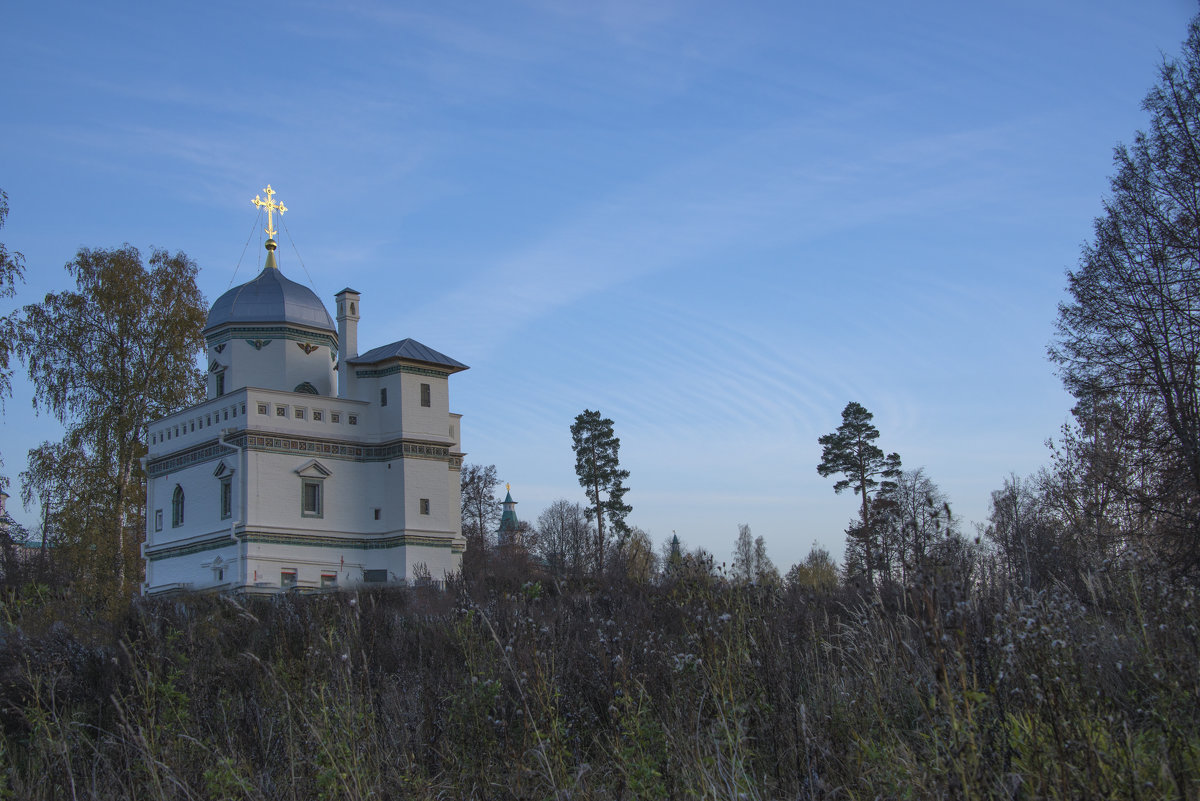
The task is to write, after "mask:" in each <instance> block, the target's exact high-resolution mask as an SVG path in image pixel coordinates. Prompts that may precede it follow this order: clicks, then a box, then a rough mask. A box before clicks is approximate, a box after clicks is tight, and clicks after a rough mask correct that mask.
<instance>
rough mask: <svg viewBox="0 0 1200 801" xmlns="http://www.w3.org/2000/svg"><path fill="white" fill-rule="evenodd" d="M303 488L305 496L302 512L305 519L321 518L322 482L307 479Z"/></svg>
mask: <svg viewBox="0 0 1200 801" xmlns="http://www.w3.org/2000/svg"><path fill="white" fill-rule="evenodd" d="M301 487H302V494H303V506H302V508H301V512H302V513H303V515H304V516H305V517H320V516H321V515H322V504H321V501H322V498H321V482H320V481H313V480H311V479H305V480H304V483H303V484H302V485H301Z"/></svg>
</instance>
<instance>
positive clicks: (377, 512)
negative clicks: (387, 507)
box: [375, 507, 383, 520]
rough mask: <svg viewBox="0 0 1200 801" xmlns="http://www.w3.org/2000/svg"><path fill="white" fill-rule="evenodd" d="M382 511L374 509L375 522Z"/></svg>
mask: <svg viewBox="0 0 1200 801" xmlns="http://www.w3.org/2000/svg"><path fill="white" fill-rule="evenodd" d="M382 511H383V510H381V509H379V508H378V507H376V509H375V519H376V520H378V519H379V515H380V513H381V512H382Z"/></svg>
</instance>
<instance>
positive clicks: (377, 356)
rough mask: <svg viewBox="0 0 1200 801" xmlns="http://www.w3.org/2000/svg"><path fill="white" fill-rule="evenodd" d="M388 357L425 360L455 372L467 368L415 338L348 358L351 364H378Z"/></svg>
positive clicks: (417, 360)
mask: <svg viewBox="0 0 1200 801" xmlns="http://www.w3.org/2000/svg"><path fill="white" fill-rule="evenodd" d="M388 359H404V360H406V361H410V362H424V363H425V364H436V365H439V366H441V367H449V368H451V369H452V370H454V371H455V372H457V371H459V370H466V369H467V366H466V365H465V364H463V363H462V362H460V361H457V360H455V359H451V358H450V357H449V356H447V355H445V354H444V353H438V352H437V351H436V350H434V349H433V348H431V347H428V346H426V345H422V344H421V343H420V342H418V341H417V340H415V339H402V340H400V341H399V342H392V343H391V344H388V345H380V346H379V347H378V348H372V349H371V350H369V351H367V352H366V353H364V354H362V355H361V356H355V357H354V358H352V359H347V360H346V361H347V362H348V363H349V364H378V363H379V362H382V361H387V360H388Z"/></svg>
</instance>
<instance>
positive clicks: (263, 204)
mask: <svg viewBox="0 0 1200 801" xmlns="http://www.w3.org/2000/svg"><path fill="white" fill-rule="evenodd" d="M263 191H264V192H266V193H267V199H266V200H263V199H262V198H260V197H259V196H258V195H255V196H254V200H251V201H250V202H251V203H253V204H254V205H255V206H258V207H259V208H260V209H266V210H267V227H266V228H265V229H264V230H265V231H266V232H267V236H269V237H271V238H272V239H274V238H275V234H276V233H277V232H276V231H275V225H274V221H273V219H272V216H271V213H272V212H276V211H277V212H279V214H280V216H282V215H283V213H284V212H285V211H287V206H285V205H283V203H276V202H275V201H274V200H273V199H272V198H273V196H274V194H275V190H274V189H272V188H271V185H270V184H267V188H266V189H264V190H263Z"/></svg>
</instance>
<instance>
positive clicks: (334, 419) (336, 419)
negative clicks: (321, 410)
mask: <svg viewBox="0 0 1200 801" xmlns="http://www.w3.org/2000/svg"><path fill="white" fill-rule="evenodd" d="M329 422H331V423H340V422H342V415H341V413H339V412H330V413H329Z"/></svg>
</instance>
